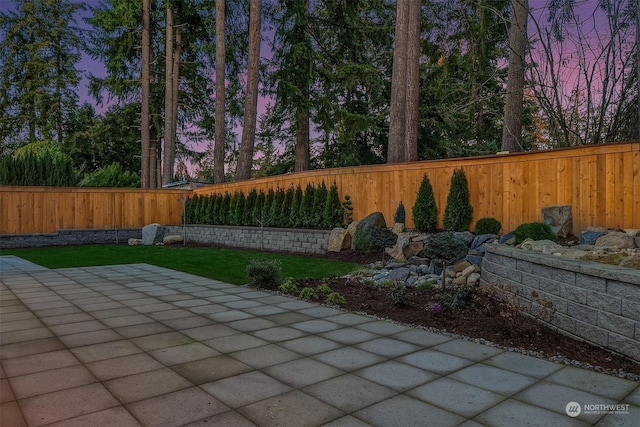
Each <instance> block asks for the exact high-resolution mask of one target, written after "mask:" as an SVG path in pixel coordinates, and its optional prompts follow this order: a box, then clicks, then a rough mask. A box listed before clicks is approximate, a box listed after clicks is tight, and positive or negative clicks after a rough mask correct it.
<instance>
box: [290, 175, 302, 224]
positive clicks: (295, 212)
mask: <svg viewBox="0 0 640 427" xmlns="http://www.w3.org/2000/svg"><path fill="white" fill-rule="evenodd" d="M301 204H302V188H301V187H300V186H299V185H298V186H297V187H296V189H295V190H294V192H293V199H291V212H290V213H289V224H291V226H292V227H300V226H301V225H302V220H301V219H300V205H301Z"/></svg>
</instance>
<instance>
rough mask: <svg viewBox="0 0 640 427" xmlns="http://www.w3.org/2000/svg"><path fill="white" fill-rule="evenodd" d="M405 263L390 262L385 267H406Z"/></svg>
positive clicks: (392, 268)
mask: <svg viewBox="0 0 640 427" xmlns="http://www.w3.org/2000/svg"><path fill="white" fill-rule="evenodd" d="M404 266H405V265H404V264H403V263H401V262H393V261H392V262H388V263H387V265H385V268H386V269H387V270H395V269H396V268H401V267H404Z"/></svg>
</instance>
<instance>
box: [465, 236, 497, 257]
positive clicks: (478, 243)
mask: <svg viewBox="0 0 640 427" xmlns="http://www.w3.org/2000/svg"><path fill="white" fill-rule="evenodd" d="M499 238H500V237H499V236H498V235H496V234H480V235H478V236H476V237H475V238H474V239H473V242H471V249H475V250H477V251H478V252H480V253H484V252H485V249H484V244H485V243H493V242H495V241H496V240H498V239H499Z"/></svg>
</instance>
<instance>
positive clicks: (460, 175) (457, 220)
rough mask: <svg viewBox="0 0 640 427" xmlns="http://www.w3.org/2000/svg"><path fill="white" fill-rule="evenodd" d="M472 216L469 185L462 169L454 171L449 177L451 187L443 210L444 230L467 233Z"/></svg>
mask: <svg viewBox="0 0 640 427" xmlns="http://www.w3.org/2000/svg"><path fill="white" fill-rule="evenodd" d="M472 215H473V207H472V206H471V203H470V202H469V183H468V182H467V176H466V175H465V173H464V170H462V169H456V170H455V171H453V175H452V176H451V187H450V188H449V195H448V196H447V205H446V207H445V210H444V228H445V230H447V231H468V230H469V224H470V223H471V218H472Z"/></svg>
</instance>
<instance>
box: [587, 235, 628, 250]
mask: <svg viewBox="0 0 640 427" xmlns="http://www.w3.org/2000/svg"><path fill="white" fill-rule="evenodd" d="M596 246H601V247H605V248H614V249H633V248H635V247H636V242H635V240H634V238H633V237H632V236H630V235H628V234H627V233H625V232H623V231H610V232H608V233H607V234H605V235H603V236H600V237H598V240H596Z"/></svg>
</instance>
